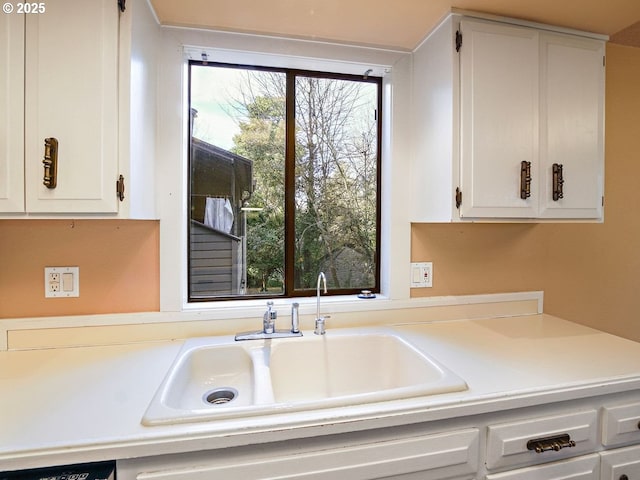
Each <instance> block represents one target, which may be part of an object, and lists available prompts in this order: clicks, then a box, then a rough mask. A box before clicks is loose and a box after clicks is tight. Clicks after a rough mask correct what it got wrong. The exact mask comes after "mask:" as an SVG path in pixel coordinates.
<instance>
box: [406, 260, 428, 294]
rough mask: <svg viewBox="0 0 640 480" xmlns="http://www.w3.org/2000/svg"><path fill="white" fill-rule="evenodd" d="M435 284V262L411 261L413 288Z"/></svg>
mask: <svg viewBox="0 0 640 480" xmlns="http://www.w3.org/2000/svg"><path fill="white" fill-rule="evenodd" d="M432 286H433V262H414V263H411V288H424V287H432Z"/></svg>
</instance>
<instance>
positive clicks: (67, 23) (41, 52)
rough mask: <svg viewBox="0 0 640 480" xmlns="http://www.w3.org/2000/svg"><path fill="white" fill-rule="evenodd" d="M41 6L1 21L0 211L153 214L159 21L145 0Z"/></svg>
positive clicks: (61, 1)
mask: <svg viewBox="0 0 640 480" xmlns="http://www.w3.org/2000/svg"><path fill="white" fill-rule="evenodd" d="M45 8H46V11H45V12H43V13H30V14H23V15H18V14H12V15H3V16H2V19H0V22H2V23H0V25H1V30H0V34H1V36H2V45H3V47H2V48H3V49H2V50H1V51H0V66H1V67H6V68H1V69H0V71H2V74H0V86H1V87H2V90H1V91H0V107H3V108H2V109H1V111H2V112H3V113H4V116H3V117H2V120H1V121H0V135H2V138H1V140H2V142H1V145H2V146H1V147H0V148H1V149H2V150H1V151H0V212H4V213H8V214H12V216H13V217H14V218H19V215H15V214H23V215H22V216H34V217H40V216H45V217H46V216H47V215H50V214H55V215H59V214H66V215H74V216H76V215H80V216H81V215H83V214H89V215H91V216H94V217H95V216H96V215H101V216H103V217H106V218H110V217H117V218H154V216H155V200H154V198H153V185H154V172H153V170H151V169H150V168H149V165H150V164H151V163H152V159H153V156H154V152H155V127H156V119H155V104H156V100H157V99H156V97H155V95H156V91H157V90H156V88H155V85H156V80H157V79H156V74H157V72H156V63H155V62H156V56H155V48H157V45H158V44H159V41H157V39H158V36H159V26H158V25H157V24H156V23H155V20H153V16H152V14H151V12H150V10H149V7H148V5H147V2H140V1H137V2H128V5H127V9H126V11H125V12H121V11H120V8H119V5H118V2H117V0H92V1H80V2H79V1H77V0H56V1H55V2H49V3H47V4H46V5H45ZM149 19H151V20H149ZM138 28H139V29H140V31H138V30H136V31H135V32H134V29H138ZM21 39H24V41H21ZM134 57H135V58H134ZM134 62H135V65H136V66H137V67H138V69H137V70H136V69H135V68H132V64H133V63H134ZM134 95H135V97H134ZM22 99H24V101H23V100H22ZM141 112H142V113H144V115H142V114H141ZM23 125H24V127H23ZM49 139H55V140H49ZM22 145H24V149H23V150H22ZM45 157H51V159H53V157H57V163H56V164H55V168H54V166H53V165H52V166H50V167H49V166H48V165H49V164H48V163H45V162H44V160H45ZM47 159H48V158H47ZM53 170H55V174H56V175H55V179H53V178H51V179H47V178H46V177H47V176H48V174H49V173H52V171H53ZM121 176H122V178H123V179H124V192H123V194H122V195H121V194H119V192H118V190H117V183H118V180H119V179H120V177H121ZM121 193H122V192H121Z"/></svg>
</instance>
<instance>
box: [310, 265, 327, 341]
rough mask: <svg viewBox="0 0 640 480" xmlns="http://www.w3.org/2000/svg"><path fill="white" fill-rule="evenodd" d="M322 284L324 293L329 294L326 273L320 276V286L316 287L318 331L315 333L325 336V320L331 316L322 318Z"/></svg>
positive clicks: (321, 273)
mask: <svg viewBox="0 0 640 480" xmlns="http://www.w3.org/2000/svg"><path fill="white" fill-rule="evenodd" d="M320 282H322V284H323V285H324V293H325V294H326V293H327V277H326V276H325V274H324V272H320V273H319V274H318V285H317V286H316V299H317V300H316V329H315V330H314V331H313V333H315V334H316V335H324V333H325V328H324V326H325V320H326V319H327V318H330V316H329V315H326V316H324V317H321V316H320Z"/></svg>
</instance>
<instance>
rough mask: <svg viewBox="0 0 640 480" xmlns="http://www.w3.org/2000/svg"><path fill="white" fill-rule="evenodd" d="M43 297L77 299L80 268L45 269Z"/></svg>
mask: <svg viewBox="0 0 640 480" xmlns="http://www.w3.org/2000/svg"><path fill="white" fill-rule="evenodd" d="M44 296H45V297H46V298H55V297H79V296H80V268H79V267H45V268H44Z"/></svg>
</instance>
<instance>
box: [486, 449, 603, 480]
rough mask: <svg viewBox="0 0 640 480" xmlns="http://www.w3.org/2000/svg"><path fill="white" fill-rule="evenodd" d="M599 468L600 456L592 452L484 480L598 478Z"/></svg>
mask: <svg viewBox="0 0 640 480" xmlns="http://www.w3.org/2000/svg"><path fill="white" fill-rule="evenodd" d="M599 468H600V457H598V454H596V453H594V454H593V455H587V456H584V457H580V458H576V459H573V460H565V461H562V462H555V463H550V464H547V465H541V466H537V467H528V468H521V469H519V470H511V471H509V472H504V473H496V474H494V475H487V477H486V480H598V479H599V478H600V469H599Z"/></svg>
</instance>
